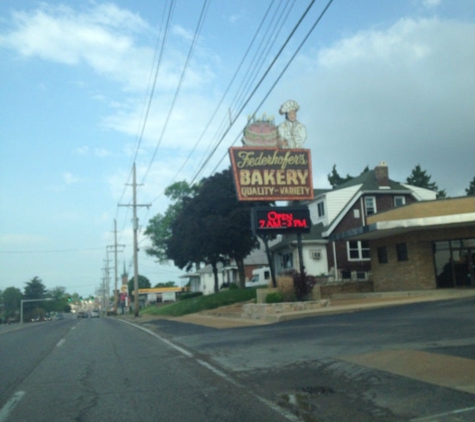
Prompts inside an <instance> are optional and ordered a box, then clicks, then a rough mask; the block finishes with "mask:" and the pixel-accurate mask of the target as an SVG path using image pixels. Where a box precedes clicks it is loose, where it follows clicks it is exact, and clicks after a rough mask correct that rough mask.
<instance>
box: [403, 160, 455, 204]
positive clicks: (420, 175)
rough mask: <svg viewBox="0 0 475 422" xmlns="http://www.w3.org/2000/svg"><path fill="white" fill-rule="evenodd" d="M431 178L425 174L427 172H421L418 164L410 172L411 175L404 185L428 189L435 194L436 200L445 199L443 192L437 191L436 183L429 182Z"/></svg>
mask: <svg viewBox="0 0 475 422" xmlns="http://www.w3.org/2000/svg"><path fill="white" fill-rule="evenodd" d="M431 177H432V176H430V175H429V174H427V171H425V170H422V169H421V166H420V165H419V164H418V165H417V166H416V167H414V169H413V170H412V173H411V175H410V176H409V177H408V178H407V179H406V183H408V184H409V185H412V186H417V187H419V188H424V189H430V190H432V191H434V192H436V193H437V198H445V197H446V196H447V194H446V192H445V190H439V187H438V186H437V183H435V182H431V181H430V179H431Z"/></svg>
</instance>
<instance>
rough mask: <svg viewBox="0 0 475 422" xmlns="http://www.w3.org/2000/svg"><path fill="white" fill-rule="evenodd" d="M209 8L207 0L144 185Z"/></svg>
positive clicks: (145, 176) (145, 175)
mask: <svg viewBox="0 0 475 422" xmlns="http://www.w3.org/2000/svg"><path fill="white" fill-rule="evenodd" d="M208 6H209V0H205V1H204V3H203V7H202V9H201V13H200V18H199V19H198V24H197V27H196V30H195V34H194V36H193V41H192V43H191V46H190V50H189V52H188V56H187V58H186V62H185V65H184V67H183V71H182V74H181V76H180V80H179V82H178V87H177V89H176V91H175V95H174V96H173V100H172V103H171V105H170V109H169V111H168V115H167V117H166V119H165V123H164V125H163V128H162V132H161V134H160V138H159V139H158V142H157V145H156V147H155V150H154V152H153V155H152V159H151V160H150V164H149V165H148V168H147V170H146V171H145V174H144V176H143V178H142V183H144V181H145V179H146V178H147V175H148V173H149V171H150V169H151V167H152V165H153V162H154V161H155V157H156V155H157V151H158V148H159V147H160V144H161V143H162V140H163V136H164V134H165V131H166V129H167V127H168V123H169V121H170V117H171V114H172V112H173V109H174V108H175V103H176V101H177V99H178V94H179V93H180V91H181V87H182V85H183V81H184V80H185V76H186V73H187V71H188V67H189V64H190V61H191V57H192V56H193V53H194V51H195V47H196V43H197V41H198V36H199V34H200V32H201V29H202V27H203V23H204V20H205V17H206V12H207V10H208Z"/></svg>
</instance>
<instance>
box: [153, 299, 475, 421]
mask: <svg viewBox="0 0 475 422" xmlns="http://www.w3.org/2000/svg"><path fill="white" fill-rule="evenodd" d="M147 326H148V327H150V328H153V329H154V330H155V331H156V332H157V333H160V334H161V335H162V336H164V337H168V338H169V339H171V340H172V341H174V342H176V343H177V344H180V345H182V346H183V347H185V348H187V349H189V350H193V351H194V353H196V354H200V355H201V356H204V357H206V358H208V359H210V360H211V361H212V362H214V363H215V364H216V365H219V366H220V367H221V368H223V370H226V371H229V372H230V373H232V374H233V376H234V377H236V378H237V379H239V380H240V382H242V383H244V384H245V385H247V386H248V388H249V389H250V390H252V391H254V392H256V394H258V395H260V396H262V397H265V398H267V399H268V400H270V401H273V402H275V403H279V404H280V405H282V406H283V407H284V408H287V409H288V410H291V411H293V412H295V413H296V414H298V415H300V417H301V418H302V419H305V420H307V421H319V422H330V421H350V420H351V421H362V422H363V421H364V422H368V421H378V422H384V421H388V422H389V421H439V422H448V421H459V422H460V421H467V422H468V421H474V420H475V299H473V298H470V299H461V300H448V301H439V302H426V303H417V304H412V305H405V306H397V307H391V308H381V309H375V310H371V311H364V312H356V313H350V314H342V315H331V316H321V317H315V318H306V319H301V320H293V321H288V322H282V323H279V324H274V325H266V326H255V327H246V328H236V329H228V330H217V329H212V328H207V327H199V326H196V327H194V326H191V325H189V324H180V323H178V322H174V321H167V320H156V321H154V322H148V324H147Z"/></svg>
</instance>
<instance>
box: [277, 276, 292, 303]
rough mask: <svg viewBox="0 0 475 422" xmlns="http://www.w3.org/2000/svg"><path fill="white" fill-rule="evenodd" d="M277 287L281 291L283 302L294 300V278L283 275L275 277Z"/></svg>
mask: <svg viewBox="0 0 475 422" xmlns="http://www.w3.org/2000/svg"><path fill="white" fill-rule="evenodd" d="M277 288H278V289H279V292H280V293H282V296H283V298H284V300H283V302H292V301H294V300H295V292H294V280H293V278H292V277H290V276H283V277H278V278H277Z"/></svg>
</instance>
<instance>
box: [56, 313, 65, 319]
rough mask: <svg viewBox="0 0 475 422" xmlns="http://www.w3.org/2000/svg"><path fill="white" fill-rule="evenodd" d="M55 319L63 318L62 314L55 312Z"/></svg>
mask: <svg viewBox="0 0 475 422" xmlns="http://www.w3.org/2000/svg"><path fill="white" fill-rule="evenodd" d="M55 319H56V320H60V319H64V316H63V314H56V316H55Z"/></svg>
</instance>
